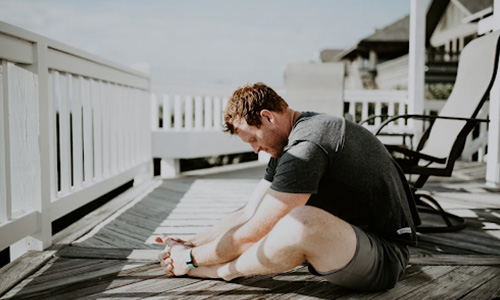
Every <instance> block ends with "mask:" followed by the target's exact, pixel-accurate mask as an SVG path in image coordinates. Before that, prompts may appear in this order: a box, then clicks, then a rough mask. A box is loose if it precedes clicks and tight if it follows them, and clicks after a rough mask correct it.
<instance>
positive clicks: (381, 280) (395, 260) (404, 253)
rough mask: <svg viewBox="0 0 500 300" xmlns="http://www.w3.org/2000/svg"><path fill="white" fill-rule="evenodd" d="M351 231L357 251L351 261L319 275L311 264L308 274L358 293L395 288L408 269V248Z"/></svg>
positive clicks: (363, 232)
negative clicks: (358, 291) (360, 291)
mask: <svg viewBox="0 0 500 300" xmlns="http://www.w3.org/2000/svg"><path fill="white" fill-rule="evenodd" d="M351 226H352V225H351ZM352 228H353V229H354V232H355V234H356V251H355V254H354V257H353V258H352V259H351V261H350V262H349V263H348V264H347V265H346V266H345V267H343V268H340V269H334V270H331V271H328V272H318V271H316V270H315V268H314V267H313V266H312V265H311V264H310V265H309V271H310V272H311V273H312V274H315V275H318V276H322V277H323V278H325V279H326V280H328V281H330V282H332V283H335V284H338V285H340V286H343V287H347V288H351V289H356V290H384V289H390V288H392V287H394V285H395V284H396V282H397V281H398V280H399V279H400V278H401V276H402V275H403V274H404V271H405V269H406V265H407V263H408V259H409V251H408V247H407V246H404V245H401V244H398V243H394V242H390V241H387V240H385V239H383V238H380V237H378V236H376V235H374V234H371V233H368V232H365V231H363V230H361V229H360V228H358V227H356V226H352ZM325 255H328V254H326V253H325Z"/></svg>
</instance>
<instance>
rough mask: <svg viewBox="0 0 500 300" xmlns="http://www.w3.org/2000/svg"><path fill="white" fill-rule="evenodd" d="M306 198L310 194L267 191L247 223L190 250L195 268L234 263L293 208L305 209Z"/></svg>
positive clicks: (228, 229) (227, 230) (229, 229)
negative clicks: (300, 207) (302, 207)
mask: <svg viewBox="0 0 500 300" xmlns="http://www.w3.org/2000/svg"><path fill="white" fill-rule="evenodd" d="M309 197H310V194H290V193H280V192H276V191H273V190H271V189H268V192H267V193H266V194H265V196H264V198H263V200H262V202H261V203H260V204H259V205H258V206H257V207H256V211H255V213H254V214H253V216H252V217H251V218H250V219H249V220H247V221H246V222H244V223H242V224H240V225H237V226H235V227H232V228H227V229H226V230H225V231H224V232H223V234H221V235H220V236H219V237H217V238H216V239H215V240H213V241H212V242H210V243H207V244H204V245H201V246H199V247H195V248H193V250H192V256H193V259H194V261H195V264H196V265H198V266H206V265H215V264H221V263H226V262H229V261H232V260H234V259H235V258H237V257H239V256H240V255H241V254H242V253H243V252H244V251H245V250H247V249H248V248H250V247H251V246H252V245H253V244H254V243H256V242H257V241H259V240H260V239H261V238H263V237H264V236H265V235H266V234H267V233H268V232H269V231H271V229H272V228H273V227H274V226H275V225H276V223H278V221H279V220H280V219H281V218H282V217H284V216H285V215H287V214H288V213H289V212H291V211H292V210H293V209H294V208H295V207H298V206H302V205H305V204H306V202H307V200H308V199H309Z"/></svg>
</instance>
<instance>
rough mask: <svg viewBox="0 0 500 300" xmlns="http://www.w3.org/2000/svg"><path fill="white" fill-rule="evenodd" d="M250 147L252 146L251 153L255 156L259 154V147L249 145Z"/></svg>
mask: <svg viewBox="0 0 500 300" xmlns="http://www.w3.org/2000/svg"><path fill="white" fill-rule="evenodd" d="M250 146H252V149H253V152H255V153H256V154H259V151H260V150H261V149H260V147H259V146H258V145H255V144H250Z"/></svg>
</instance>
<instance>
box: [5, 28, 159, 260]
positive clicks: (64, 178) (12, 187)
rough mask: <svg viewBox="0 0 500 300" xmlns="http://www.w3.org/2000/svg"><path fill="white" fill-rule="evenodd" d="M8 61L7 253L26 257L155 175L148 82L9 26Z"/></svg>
mask: <svg viewBox="0 0 500 300" xmlns="http://www.w3.org/2000/svg"><path fill="white" fill-rule="evenodd" d="M0 61H1V69H0V70H1V72H0V124H1V130H0V236H1V238H0V249H4V248H6V247H8V246H10V247H11V253H13V254H14V255H18V254H20V253H21V252H22V251H23V250H27V249H38V250H40V249H45V248H47V247H48V246H50V245H51V242H52V233H51V222H52V221H54V220H57V219H58V218H60V217H62V216H64V215H66V214H68V213H69V212H71V211H73V210H75V209H77V208H79V207H81V206H83V205H85V204H87V203H89V202H90V201H93V200H95V199H97V198H98V197H100V196H102V195H104V194H106V193H108V192H110V191H112V190H113V189H115V188H117V187H119V186H121V185H123V184H124V183H127V182H129V181H131V180H136V182H138V181H141V180H145V179H147V178H151V177H152V162H151V161H152V155H151V152H152V151H151V129H150V126H149V124H151V113H150V104H149V103H150V96H149V95H150V94H149V78H148V77H147V76H145V75H143V74H140V73H138V72H135V71H132V70H129V69H126V68H123V67H121V66H117V65H114V64H112V63H109V62H105V61H103V60H102V59H99V58H97V57H94V56H92V55H90V54H87V53H84V52H82V51H80V50H77V49H74V48H71V47H69V46H66V45H63V44H60V43H58V42H55V41H52V40H50V39H47V38H44V37H42V36H39V35H36V34H33V33H31V32H28V31H25V30H22V29H20V28H17V27H14V26H11V25H8V24H6V23H2V22H0ZM28 237H29V238H28ZM14 258H15V257H12V259H14Z"/></svg>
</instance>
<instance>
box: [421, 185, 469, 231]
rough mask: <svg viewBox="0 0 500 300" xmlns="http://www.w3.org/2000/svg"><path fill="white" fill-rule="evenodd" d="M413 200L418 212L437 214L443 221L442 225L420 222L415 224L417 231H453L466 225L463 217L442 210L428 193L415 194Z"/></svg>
mask: <svg viewBox="0 0 500 300" xmlns="http://www.w3.org/2000/svg"><path fill="white" fill-rule="evenodd" d="M415 202H416V204H417V209H418V211H419V213H428V214H433V215H439V216H441V218H442V219H443V221H444V223H445V225H444V226H443V225H441V226H439V225H438V226H426V225H425V224H421V225H420V226H417V231H418V232H420V233H438V232H454V231H459V230H462V229H464V228H465V226H466V225H467V224H466V221H465V220H464V218H462V217H459V216H457V215H454V214H450V213H448V212H446V211H444V209H443V208H442V207H441V205H440V204H439V203H438V202H437V201H436V200H435V199H434V198H432V197H431V196H429V195H424V194H415Z"/></svg>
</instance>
